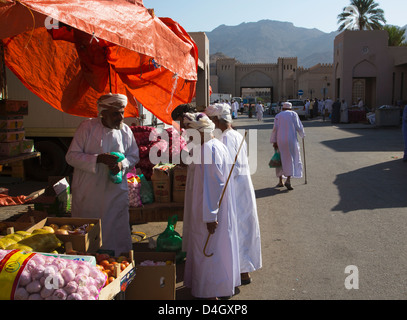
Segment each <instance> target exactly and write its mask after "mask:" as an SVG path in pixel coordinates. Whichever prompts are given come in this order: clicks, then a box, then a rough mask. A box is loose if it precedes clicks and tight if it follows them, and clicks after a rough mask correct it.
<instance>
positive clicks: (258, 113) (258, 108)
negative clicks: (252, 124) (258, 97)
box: [256, 102, 264, 121]
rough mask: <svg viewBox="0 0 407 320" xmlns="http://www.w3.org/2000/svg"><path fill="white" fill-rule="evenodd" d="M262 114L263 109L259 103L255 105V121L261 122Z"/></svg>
mask: <svg viewBox="0 0 407 320" xmlns="http://www.w3.org/2000/svg"><path fill="white" fill-rule="evenodd" d="M263 113H264V107H263V105H262V104H261V102H259V103H257V104H256V115H257V121H262V120H263Z"/></svg>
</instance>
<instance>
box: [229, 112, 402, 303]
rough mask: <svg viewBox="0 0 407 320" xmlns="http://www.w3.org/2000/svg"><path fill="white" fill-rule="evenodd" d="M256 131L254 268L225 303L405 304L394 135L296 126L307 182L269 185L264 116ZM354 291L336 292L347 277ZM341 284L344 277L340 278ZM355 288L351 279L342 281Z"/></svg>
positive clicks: (363, 128) (361, 128)
mask: <svg viewBox="0 0 407 320" xmlns="http://www.w3.org/2000/svg"><path fill="white" fill-rule="evenodd" d="M236 124H237V126H238V127H248V128H253V129H258V131H257V132H258V154H259V156H258V159H259V160H258V162H259V163H258V166H257V171H256V173H255V174H254V175H253V176H252V179H253V184H254V187H255V190H256V197H257V205H258V212H259V219H260V225H261V235H262V250H263V268H262V270H260V271H257V272H255V273H253V275H252V276H253V279H254V281H253V283H252V284H250V285H249V286H245V287H241V288H240V293H239V294H238V295H236V296H235V297H233V299H313V300H314V299H405V298H406V296H407V271H406V269H405V266H406V264H407V255H406V236H405V230H406V227H407V219H406V217H407V209H406V207H407V196H406V191H407V187H406V181H407V164H406V163H403V162H402V161H401V158H402V155H403V153H402V151H401V150H403V141H402V135H401V129H400V128H394V127H393V128H374V127H372V126H370V125H365V124H357V125H354V124H340V125H332V124H331V123H329V122H322V120H319V119H317V120H310V121H304V122H303V124H304V127H305V131H306V135H307V136H306V139H305V149H306V164H307V184H305V179H296V180H293V182H292V184H293V187H294V190H293V191H289V192H288V191H287V190H285V189H284V188H276V187H275V186H276V184H277V182H278V179H277V178H276V177H275V170H273V169H269V168H268V167H267V162H268V159H269V158H270V157H271V155H272V148H271V145H270V144H269V139H270V133H271V129H272V124H273V118H272V117H267V118H265V120H264V122H263V123H261V124H258V122H257V120H255V119H253V118H252V119H248V118H241V119H239V120H238V121H237V122H236ZM350 265H354V266H356V267H357V271H358V276H359V277H358V284H359V289H352V290H348V289H346V288H345V279H346V278H347V277H348V276H356V273H355V272H354V271H356V269H352V271H349V270H348V273H346V274H345V268H346V267H347V266H350ZM348 280H349V279H348ZM351 284H355V285H356V282H355V281H354V282H351Z"/></svg>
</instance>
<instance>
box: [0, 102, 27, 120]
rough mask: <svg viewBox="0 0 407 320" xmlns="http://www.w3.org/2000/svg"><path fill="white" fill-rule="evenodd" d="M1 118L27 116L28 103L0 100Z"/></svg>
mask: <svg viewBox="0 0 407 320" xmlns="http://www.w3.org/2000/svg"><path fill="white" fill-rule="evenodd" d="M0 115H1V116H8V117H9V116H26V115H28V101H21V100H0Z"/></svg>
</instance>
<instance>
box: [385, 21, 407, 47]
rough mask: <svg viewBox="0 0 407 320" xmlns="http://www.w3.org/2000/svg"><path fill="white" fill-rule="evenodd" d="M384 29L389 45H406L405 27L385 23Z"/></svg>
mask: <svg viewBox="0 0 407 320" xmlns="http://www.w3.org/2000/svg"><path fill="white" fill-rule="evenodd" d="M384 30H386V31H387V32H388V33H389V46H390V47H400V46H407V42H406V34H405V32H406V30H405V29H403V28H400V27H397V26H392V25H385V26H384Z"/></svg>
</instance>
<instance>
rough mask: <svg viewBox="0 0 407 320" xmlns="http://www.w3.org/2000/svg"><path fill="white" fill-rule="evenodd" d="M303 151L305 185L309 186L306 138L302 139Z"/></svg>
mask: <svg viewBox="0 0 407 320" xmlns="http://www.w3.org/2000/svg"><path fill="white" fill-rule="evenodd" d="M302 151H303V153H304V173H305V184H307V160H306V158H305V138H302Z"/></svg>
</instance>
